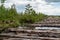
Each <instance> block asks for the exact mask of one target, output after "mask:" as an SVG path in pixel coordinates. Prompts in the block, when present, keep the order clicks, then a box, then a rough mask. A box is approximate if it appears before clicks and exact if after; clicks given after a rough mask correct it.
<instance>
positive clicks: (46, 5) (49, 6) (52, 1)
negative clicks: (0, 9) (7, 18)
mask: <svg viewBox="0 0 60 40" xmlns="http://www.w3.org/2000/svg"><path fill="white" fill-rule="evenodd" d="M12 4H15V5H16V9H17V11H18V12H21V11H24V10H25V5H27V4H30V5H31V6H32V7H33V8H34V9H35V11H36V12H42V13H44V14H47V15H60V0H7V1H6V2H5V7H10V6H11V5H12Z"/></svg>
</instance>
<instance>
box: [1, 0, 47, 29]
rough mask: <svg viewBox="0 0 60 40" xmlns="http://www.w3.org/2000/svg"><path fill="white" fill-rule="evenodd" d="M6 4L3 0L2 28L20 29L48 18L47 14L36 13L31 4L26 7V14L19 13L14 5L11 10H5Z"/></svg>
mask: <svg viewBox="0 0 60 40" xmlns="http://www.w3.org/2000/svg"><path fill="white" fill-rule="evenodd" d="M4 2H5V0H1V4H2V5H1V6H0V28H3V29H5V28H9V27H18V26H20V25H23V24H25V23H35V22H38V21H41V20H43V19H44V18H46V15H45V14H42V13H36V11H35V10H34V9H33V8H32V6H30V4H28V5H26V8H25V12H22V13H18V12H17V11H16V8H15V5H14V4H13V5H12V6H11V8H5V7H4Z"/></svg>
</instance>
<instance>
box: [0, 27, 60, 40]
mask: <svg viewBox="0 0 60 40" xmlns="http://www.w3.org/2000/svg"><path fill="white" fill-rule="evenodd" d="M0 38H1V39H3V40H60V30H25V29H16V28H10V29H9V31H5V32H4V33H1V34H0Z"/></svg>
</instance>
